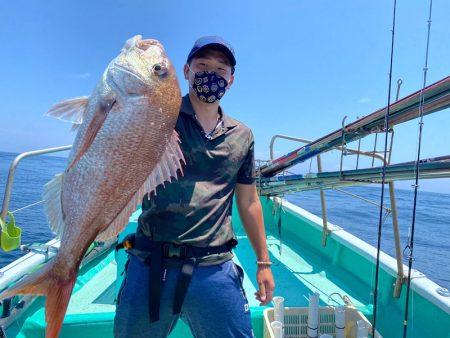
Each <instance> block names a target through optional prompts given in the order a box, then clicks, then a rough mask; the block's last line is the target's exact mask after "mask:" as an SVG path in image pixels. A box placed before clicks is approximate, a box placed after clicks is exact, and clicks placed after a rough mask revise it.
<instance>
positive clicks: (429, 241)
mask: <svg viewBox="0 0 450 338" xmlns="http://www.w3.org/2000/svg"><path fill="white" fill-rule="evenodd" d="M16 156H17V154H12V153H6V152H0V196H2V201H3V195H4V190H5V185H6V180H7V175H8V170H9V166H10V164H11V162H12V160H13V159H14V158H15V157H16ZM66 161H67V159H66V158H61V157H54V156H38V157H32V158H27V159H25V160H23V161H22V162H21V163H20V164H19V167H18V169H17V171H16V175H15V179H14V184H13V189H12V196H11V202H10V207H9V210H10V211H15V210H17V209H20V208H23V207H25V206H27V205H30V204H32V203H36V202H39V201H41V200H42V192H43V187H44V185H45V184H46V183H47V182H48V181H50V180H51V179H52V178H53V177H54V175H55V174H58V173H61V172H63V170H64V168H65V167H66V164H67V163H66ZM345 191H347V192H351V193H352V194H356V195H358V196H361V197H363V198H365V199H369V200H371V201H374V202H376V203H379V202H380V194H381V188H380V187H379V186H361V187H351V188H346V189H345ZM325 195H326V203H327V213H328V221H329V222H331V223H333V224H336V225H339V226H341V227H342V228H344V229H345V230H347V231H349V232H350V233H352V234H354V235H355V236H357V237H359V238H361V239H363V240H364V241H366V242H368V243H369V244H371V245H373V246H376V241H377V229H378V222H379V207H377V206H374V205H372V204H368V203H367V202H364V201H362V200H360V199H356V198H354V197H350V196H348V195H347V194H344V193H342V192H340V191H336V190H327V191H326V192H325ZM388 196H389V193H388V191H387V189H386V192H385V197H387V198H386V199H385V205H386V206H389V198H388ZM396 196H397V207H398V211H399V223H400V231H401V242H402V247H403V248H404V247H405V245H406V239H407V236H408V228H409V227H410V225H411V221H412V205H413V190H412V189H411V190H400V189H397V190H396ZM285 198H286V199H287V200H289V201H290V202H291V203H294V204H296V205H298V206H300V207H302V208H304V209H306V210H308V211H310V212H311V213H313V214H316V215H318V216H320V215H321V206H320V196H319V192H318V191H310V192H304V193H301V194H292V195H287V196H285ZM449 205H450V195H448V194H440V193H432V192H424V191H420V190H419V194H418V205H417V214H416V225H415V238H414V262H413V268H414V269H417V270H419V271H421V272H423V273H425V274H426V275H427V277H428V278H430V279H431V280H433V281H434V282H436V283H437V284H439V285H441V286H443V287H446V288H447V289H450V264H448V262H447V259H448V257H449V256H450V231H449V230H450V208H448V206H449ZM14 215H15V218H16V223H17V224H18V225H19V226H20V227H21V228H22V243H24V244H29V243H45V242H46V241H48V240H50V239H51V238H53V235H52V232H51V231H50V229H49V228H48V225H47V221H46V217H45V215H44V212H43V204H42V203H39V204H36V205H34V206H32V207H30V208H27V209H24V210H21V211H18V212H16V213H15V214H14ZM381 243H382V244H381V247H382V250H383V251H384V252H386V253H388V254H389V255H391V256H394V253H395V247H394V240H393V235H392V222H391V217H387V218H386V220H385V222H384V223H383V227H382V242H381ZM21 255H23V252H21V251H20V250H14V251H12V252H8V253H5V252H3V251H0V267H3V266H5V265H6V264H8V263H10V262H12V261H13V260H14V259H16V258H18V257H20V256H21ZM404 263H405V264H407V259H406V258H405V260H404Z"/></svg>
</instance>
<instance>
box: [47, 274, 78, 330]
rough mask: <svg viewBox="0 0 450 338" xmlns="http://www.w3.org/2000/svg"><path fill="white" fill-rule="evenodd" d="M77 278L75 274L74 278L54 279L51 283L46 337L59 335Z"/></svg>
mask: <svg viewBox="0 0 450 338" xmlns="http://www.w3.org/2000/svg"><path fill="white" fill-rule="evenodd" d="M75 280H76V276H75V275H74V276H73V278H71V279H69V280H66V281H64V282H61V281H56V282H55V281H53V282H50V283H49V288H48V293H47V300H46V302H45V320H46V322H47V328H46V330H45V337H46V338H57V337H59V332H60V331H61V327H62V324H63V320H64V315H65V314H66V310H67V306H68V305H69V300H70V296H71V294H72V289H73V285H74V284H75Z"/></svg>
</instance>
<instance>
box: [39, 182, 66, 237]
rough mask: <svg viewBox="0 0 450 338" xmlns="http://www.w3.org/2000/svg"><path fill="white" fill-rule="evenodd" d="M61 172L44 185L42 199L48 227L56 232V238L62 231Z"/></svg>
mask: <svg viewBox="0 0 450 338" xmlns="http://www.w3.org/2000/svg"><path fill="white" fill-rule="evenodd" d="M63 177H64V175H63V174H58V175H56V176H55V178H54V179H52V180H51V181H50V182H48V183H47V184H46V185H45V187H44V193H43V199H44V203H45V205H44V209H45V214H46V215H47V220H48V223H49V225H50V229H51V230H52V231H53V232H54V233H55V234H56V238H61V236H62V233H63V231H64V218H63V211H62V204H61V187H62V181H63Z"/></svg>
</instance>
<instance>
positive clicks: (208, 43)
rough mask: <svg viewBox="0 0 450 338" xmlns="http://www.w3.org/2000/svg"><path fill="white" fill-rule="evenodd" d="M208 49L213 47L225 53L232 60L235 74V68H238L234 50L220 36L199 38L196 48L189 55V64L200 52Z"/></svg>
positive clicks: (195, 44)
mask: <svg viewBox="0 0 450 338" xmlns="http://www.w3.org/2000/svg"><path fill="white" fill-rule="evenodd" d="M206 47H212V48H214V49H218V50H220V51H221V52H223V53H224V54H225V55H226V56H227V57H228V59H229V60H230V63H231V66H232V69H233V72H234V67H235V66H236V58H235V56H234V49H233V47H231V45H230V44H229V43H228V42H226V41H225V40H224V39H222V38H221V37H220V36H217V35H213V36H203V37H201V38H199V39H198V40H197V41H195V43H194V47H192V49H191V52H190V53H189V55H188V58H187V62H188V63H189V62H190V61H191V60H192V58H193V57H194V56H195V55H197V54H198V52H200V51H201V50H203V49H205V48H206Z"/></svg>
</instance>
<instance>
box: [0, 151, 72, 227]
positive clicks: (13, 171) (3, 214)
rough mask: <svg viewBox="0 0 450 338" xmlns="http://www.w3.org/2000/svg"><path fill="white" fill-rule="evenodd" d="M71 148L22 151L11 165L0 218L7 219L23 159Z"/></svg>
mask: <svg viewBox="0 0 450 338" xmlns="http://www.w3.org/2000/svg"><path fill="white" fill-rule="evenodd" d="M71 148H72V146H71V145H70V146H62V147H55V148H47V149H40V150H33V151H28V152H25V153H21V154H20V155H18V156H17V157H16V158H15V159H14V160H13V161H12V163H11V166H10V167H9V172H8V179H7V182H6V186H5V195H4V196H3V204H2V212H1V214H0V218H1V219H2V220H3V221H6V215H7V213H8V209H9V202H10V199H11V192H12V186H13V183H14V175H15V174H16V169H17V166H18V165H19V163H20V161H22V160H23V159H25V158H27V157H32V156H37V155H44V154H50V153H56V152H60V151H65V150H70V149H71Z"/></svg>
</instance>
